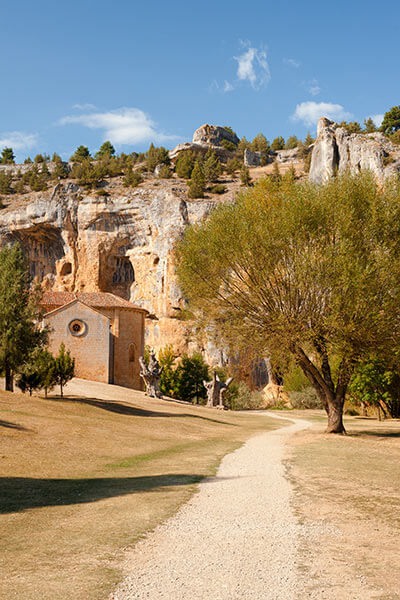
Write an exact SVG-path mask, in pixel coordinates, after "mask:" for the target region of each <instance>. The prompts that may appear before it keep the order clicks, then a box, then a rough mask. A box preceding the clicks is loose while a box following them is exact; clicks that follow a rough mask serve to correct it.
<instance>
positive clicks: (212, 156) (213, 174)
mask: <svg viewBox="0 0 400 600" xmlns="http://www.w3.org/2000/svg"><path fill="white" fill-rule="evenodd" d="M203 173H204V177H205V179H206V181H218V178H219V177H220V175H221V173H222V168H221V163H220V161H219V159H218V157H217V155H216V153H215V151H214V150H212V149H211V148H209V149H208V151H207V154H206V160H205V162H204V167H203Z"/></svg>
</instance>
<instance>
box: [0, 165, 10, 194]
mask: <svg viewBox="0 0 400 600" xmlns="http://www.w3.org/2000/svg"><path fill="white" fill-rule="evenodd" d="M11 183H12V175H11V173H7V172H5V171H0V193H1V194H11V193H12V187H11Z"/></svg>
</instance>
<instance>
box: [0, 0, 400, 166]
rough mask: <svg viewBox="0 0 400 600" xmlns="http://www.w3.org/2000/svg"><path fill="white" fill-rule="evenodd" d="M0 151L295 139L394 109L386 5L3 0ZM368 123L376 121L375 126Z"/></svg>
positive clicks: (390, 14)
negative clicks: (210, 135) (229, 138)
mask: <svg viewBox="0 0 400 600" xmlns="http://www.w3.org/2000/svg"><path fill="white" fill-rule="evenodd" d="M1 13H2V14H1V20H0V39H1V40H2V60H1V61H0V71H1V82H2V93H1V94H0V148H2V147H3V146H4V145H12V146H13V147H14V149H15V152H16V154H17V158H18V159H23V158H24V157H26V156H27V155H28V154H29V155H31V156H34V155H35V154H36V153H38V152H42V153H43V152H47V153H53V152H58V153H59V154H61V155H62V156H63V157H65V158H67V157H69V156H70V155H71V154H72V152H73V150H74V149H75V148H76V146H78V145H79V144H84V145H87V146H89V148H90V149H91V150H92V151H95V150H96V149H97V148H98V147H99V145H100V144H101V143H102V142H103V141H104V140H105V139H111V141H112V142H113V143H114V145H115V146H116V148H117V150H118V151H123V152H131V151H133V150H137V151H143V150H145V149H147V148H148V146H149V144H150V142H155V143H156V144H163V145H165V146H167V147H170V148H172V147H173V146H174V145H176V144H177V143H179V142H182V141H187V140H190V139H191V137H192V134H193V131H194V130H195V129H196V128H197V127H199V126H200V125H202V124H203V123H212V124H217V125H230V126H232V127H233V129H234V130H235V131H236V132H237V133H238V135H239V137H241V136H243V135H245V136H246V137H247V138H248V139H252V138H253V137H254V136H255V135H256V134H257V133H258V132H259V131H262V132H263V133H264V134H265V135H266V136H267V138H268V139H270V140H272V139H273V138H274V137H276V136H277V135H283V136H284V137H287V136H288V135H291V134H296V135H298V136H299V137H304V136H305V135H306V133H307V130H310V131H314V130H315V124H316V120H317V119H318V116H320V115H321V114H326V115H327V116H330V117H331V118H333V119H335V120H339V121H340V120H343V119H347V120H349V119H350V120H353V119H355V120H358V121H360V122H362V121H363V119H364V118H365V117H368V116H370V115H381V114H383V113H384V112H385V111H386V110H387V109H388V108H390V107H391V106H394V105H397V104H399V103H400V77H399V68H398V65H399V58H400V52H399V50H400V36H399V33H398V19H397V14H398V2H395V1H394V0H388V1H387V2H385V3H384V4H382V5H381V8H379V6H378V5H377V4H376V2H372V1H369V0H363V1H361V0H352V1H351V0H350V1H349V0H347V1H346V2H344V1H343V0H337V1H336V2H335V3H332V2H326V1H324V0H322V1H321V0H319V1H318V2H317V1H315V0H305V1H303V2H299V1H295V0H286V2H279V3H278V2H276V3H271V2H268V1H266V0H265V1H264V0H263V1H262V0H253V1H252V2H249V3H245V2H239V1H236V0H230V1H227V0H214V1H213V2H211V1H209V0H204V1H203V2H192V1H190V0H186V1H181V0H170V1H169V2H165V1H162V2H161V1H158V0H157V1H151V0H148V1H147V3H146V2H145V1H144V0H141V1H140V2H137V1H136V0H131V1H128V0H114V1H113V2H112V1H107V2H106V1H104V0H80V1H79V2H78V1H77V0H69V1H68V2H54V0H52V2H50V1H47V0H36V1H35V2H32V1H31V0H29V1H28V0H20V1H19V2H18V3H14V4H13V5H11V3H3V6H2V10H1ZM376 118H377V120H378V119H379V116H377V117H376Z"/></svg>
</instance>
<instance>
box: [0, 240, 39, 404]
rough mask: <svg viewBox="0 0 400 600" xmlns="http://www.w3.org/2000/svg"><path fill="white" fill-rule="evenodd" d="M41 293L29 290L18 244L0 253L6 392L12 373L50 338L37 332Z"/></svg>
mask: <svg viewBox="0 0 400 600" xmlns="http://www.w3.org/2000/svg"><path fill="white" fill-rule="evenodd" d="M38 301H39V292H38V290H30V288H29V278H28V272H27V264H26V261H25V258H24V255H23V253H22V250H21V247H20V246H19V244H15V245H14V246H12V247H8V246H5V247H4V248H3V249H2V250H1V251H0V366H1V368H2V370H3V371H4V373H5V378H6V390H8V391H11V392H12V391H13V374H14V373H15V372H16V371H18V369H19V368H20V367H21V365H23V363H24V362H25V361H26V356H27V355H29V354H30V352H32V351H33V349H34V348H36V347H38V346H41V345H43V344H44V343H45V341H46V339H47V334H48V332H47V329H43V330H41V329H38V327H37V323H38V321H39V317H40V311H39V308H38Z"/></svg>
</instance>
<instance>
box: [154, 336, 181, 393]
mask: <svg viewBox="0 0 400 600" xmlns="http://www.w3.org/2000/svg"><path fill="white" fill-rule="evenodd" d="M176 358H177V355H176V354H175V352H174V350H173V348H172V346H171V345H170V344H168V345H167V346H166V347H165V348H162V349H161V350H160V352H159V354H158V362H159V363H160V366H161V367H163V372H162V374H161V379H160V390H161V392H162V394H163V395H164V396H169V397H170V398H176V397H177V377H176V370H175V368H174V364H175V360H176Z"/></svg>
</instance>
